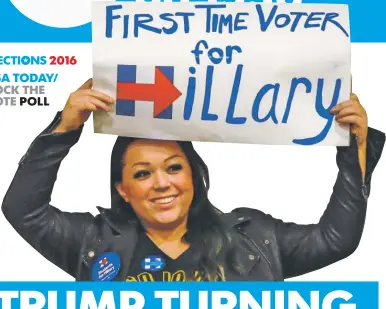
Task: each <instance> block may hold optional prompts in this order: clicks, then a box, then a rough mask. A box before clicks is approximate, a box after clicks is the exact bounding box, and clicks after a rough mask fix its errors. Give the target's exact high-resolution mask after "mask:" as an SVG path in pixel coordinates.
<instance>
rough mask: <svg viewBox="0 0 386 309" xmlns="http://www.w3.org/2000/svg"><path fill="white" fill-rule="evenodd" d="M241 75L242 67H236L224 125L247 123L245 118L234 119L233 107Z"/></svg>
mask: <svg viewBox="0 0 386 309" xmlns="http://www.w3.org/2000/svg"><path fill="white" fill-rule="evenodd" d="M242 74H243V65H242V64H239V65H238V66H237V70H236V74H235V79H234V81H233V87H232V93H231V98H230V100H229V107H228V112H227V117H226V123H229V124H243V123H245V122H246V121H247V117H234V114H235V107H236V102H237V95H238V94H239V88H240V80H241V75H242Z"/></svg>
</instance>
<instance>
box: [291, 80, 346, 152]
mask: <svg viewBox="0 0 386 309" xmlns="http://www.w3.org/2000/svg"><path fill="white" fill-rule="evenodd" d="M323 84H324V79H323V78H319V79H318V88H317V94H316V100H315V108H316V111H317V113H318V115H319V116H321V117H322V118H324V119H326V120H327V123H326V126H325V127H324V128H323V130H322V131H321V132H320V133H319V134H318V135H316V136H314V137H310V138H305V139H294V140H293V143H295V144H299V145H314V144H317V143H320V142H321V141H323V140H324V139H325V138H326V136H327V133H328V131H329V130H330V128H331V126H332V123H333V121H334V115H333V114H331V113H330V110H331V108H333V107H334V106H335V105H336V104H338V99H339V93H340V89H341V86H342V80H341V79H337V80H336V83H335V90H334V95H333V98H332V101H331V104H330V106H329V107H328V108H324V104H323Z"/></svg>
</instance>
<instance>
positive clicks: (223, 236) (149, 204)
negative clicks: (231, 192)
mask: <svg viewBox="0 0 386 309" xmlns="http://www.w3.org/2000/svg"><path fill="white" fill-rule="evenodd" d="M113 103H114V102H113V99H112V98H110V97H109V96H107V95H106V94H104V93H101V92H98V91H96V90H93V89H92V80H89V81H87V82H86V83H85V84H84V85H83V86H82V87H80V88H79V89H78V90H77V91H75V92H74V93H72V94H71V95H70V97H69V99H68V101H67V103H66V106H65V107H64V109H63V111H62V112H60V113H58V115H57V117H56V118H55V120H54V121H53V123H52V124H51V125H49V126H48V127H47V129H46V130H44V131H43V132H42V133H41V134H40V135H39V136H38V137H37V138H36V139H35V141H34V142H33V143H32V145H31V146H30V148H29V149H28V151H27V153H26V155H25V156H24V157H23V159H22V160H21V161H20V166H19V168H18V170H17V172H16V175H15V177H14V179H13V181H12V183H11V186H10V188H9V190H8V192H7V194H6V196H5V198H4V201H3V204H2V210H3V212H4V215H5V217H6V218H7V220H8V221H9V222H10V223H11V224H12V226H13V227H14V228H15V229H16V231H17V232H18V233H19V234H20V235H21V236H22V237H23V238H24V239H25V240H26V241H27V242H28V243H30V244H31V245H32V246H33V247H34V248H35V249H36V250H38V251H39V252H40V253H41V254H42V255H43V256H45V257H46V258H47V259H48V260H50V261H51V262H53V263H55V264H56V265H58V266H59V267H60V268H61V269H63V270H64V271H66V272H67V273H69V274H70V275H72V276H73V277H74V278H76V279H77V280H82V281H89V280H96V281H110V280H114V281H127V282H135V281H244V280H247V281H264V280H269V281H272V280H284V279H286V278H290V277H294V276H299V275H302V274H305V273H308V272H311V271H314V270H317V269H320V268H323V267H325V266H327V265H330V264H332V263H335V262H337V261H339V260H341V259H343V258H345V257H347V256H349V255H350V254H352V253H353V252H354V251H355V250H356V248H357V247H358V245H359V241H360V239H361V235H362V232H363V228H364V223H365V217H366V208H367V199H368V197H369V188H370V182H371V177H372V173H373V171H374V169H375V167H376V165H377V163H378V161H379V159H380V156H381V153H382V150H383V147H384V143H385V135H384V133H382V132H380V131H377V130H374V129H371V128H368V126H367V115H366V111H365V110H364V108H363V107H362V106H361V104H360V103H359V99H358V97H357V96H355V95H351V99H350V100H349V101H346V102H342V103H339V104H338V105H336V106H335V107H334V108H333V109H332V110H331V113H332V114H333V115H335V120H336V121H337V122H339V123H341V124H350V125H351V133H352V141H351V145H350V146H349V147H338V149H337V165H338V169H339V172H338V175H337V178H336V182H335V185H334V188H333V192H332V195H331V198H330V201H329V203H328V205H327V209H326V211H325V212H324V213H323V215H322V217H321V218H320V220H319V222H318V223H317V224H308V225H299V224H295V223H291V222H290V223H285V222H283V221H281V220H279V219H275V218H273V217H272V216H270V215H268V214H265V213H263V212H261V211H258V210H256V209H249V208H236V209H235V210H234V211H232V212H231V213H222V212H220V211H219V210H218V209H217V208H216V207H214V206H213V205H212V204H211V202H210V201H209V198H208V190H209V172H208V168H207V166H206V165H205V163H204V161H203V160H202V159H201V157H200V156H199V155H198V153H197V152H196V151H195V149H194V147H193V144H192V143H191V142H188V141H161V140H150V139H139V138H129V137H118V138H117V140H116V143H115V145H114V147H113V151H112V155H111V179H110V190H111V207H110V209H103V208H98V209H99V211H100V215H98V216H96V217H94V216H93V215H91V214H90V213H68V212H64V211H61V210H59V209H57V208H55V207H54V206H52V205H50V200H51V194H52V190H53V187H54V184H55V181H56V178H57V174H58V170H59V166H60V164H61V162H62V160H63V159H64V158H65V157H66V155H67V154H68V152H69V151H70V149H71V147H72V146H73V145H75V144H76V143H77V142H78V140H79V138H80V135H81V132H82V128H83V124H84V123H85V121H87V119H88V118H89V117H90V115H91V112H92V111H96V110H105V111H108V110H110V109H111V104H113ZM229 181H232V179H229Z"/></svg>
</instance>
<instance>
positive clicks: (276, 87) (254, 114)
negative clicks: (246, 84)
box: [252, 84, 280, 124]
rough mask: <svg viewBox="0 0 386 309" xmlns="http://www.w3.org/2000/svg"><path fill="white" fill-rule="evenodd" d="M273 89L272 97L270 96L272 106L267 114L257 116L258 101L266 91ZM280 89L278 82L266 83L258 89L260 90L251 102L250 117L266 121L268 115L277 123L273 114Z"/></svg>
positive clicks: (257, 120)
mask: <svg viewBox="0 0 386 309" xmlns="http://www.w3.org/2000/svg"><path fill="white" fill-rule="evenodd" d="M270 90H273V91H274V92H273V98H272V106H271V109H270V110H269V112H268V113H267V115H266V116H265V117H264V118H263V119H260V118H259V109H260V103H261V100H262V99H263V97H264V96H265V95H266V94H267V92H268V91H270ZM279 90H280V84H274V85H273V84H267V85H265V86H264V87H263V88H261V89H260V91H259V92H258V93H257V95H256V98H255V101H254V102H253V107H252V117H253V119H254V120H255V121H256V122H265V121H267V120H268V119H269V118H270V117H271V118H272V121H273V122H274V123H276V124H277V123H278V121H277V118H276V114H275V109H276V102H277V97H278V94H279Z"/></svg>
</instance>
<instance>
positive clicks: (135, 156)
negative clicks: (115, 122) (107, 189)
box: [117, 140, 194, 228]
mask: <svg viewBox="0 0 386 309" xmlns="http://www.w3.org/2000/svg"><path fill="white" fill-rule="evenodd" d="M122 173H123V175H122V183H121V184H119V185H117V190H118V192H119V193H120V195H121V196H122V198H123V199H124V200H125V201H126V202H127V203H130V204H131V206H132V207H133V209H134V211H135V213H136V214H137V216H138V217H139V218H140V219H141V220H142V221H143V223H145V224H146V225H148V226H154V227H158V228H162V227H164V228H166V227H173V226H176V225H178V224H179V223H181V222H183V220H185V219H186V218H187V215H188V212H189V208H190V205H191V203H192V200H193V192H194V188H193V180H192V170H191V167H190V164H189V162H188V159H187V158H186V156H185V154H184V152H183V151H182V149H181V148H180V147H179V145H178V144H177V143H176V142H172V141H158V140H136V141H134V142H133V143H131V144H130V145H129V147H128V148H127V151H126V154H125V157H124V167H123V172H122Z"/></svg>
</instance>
